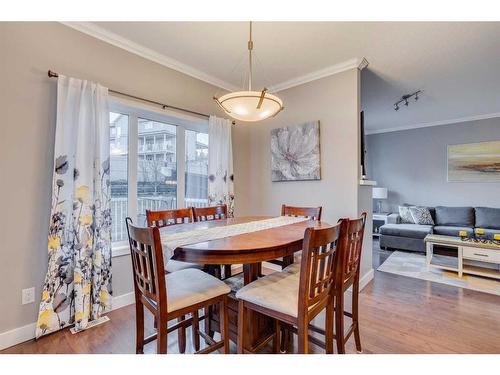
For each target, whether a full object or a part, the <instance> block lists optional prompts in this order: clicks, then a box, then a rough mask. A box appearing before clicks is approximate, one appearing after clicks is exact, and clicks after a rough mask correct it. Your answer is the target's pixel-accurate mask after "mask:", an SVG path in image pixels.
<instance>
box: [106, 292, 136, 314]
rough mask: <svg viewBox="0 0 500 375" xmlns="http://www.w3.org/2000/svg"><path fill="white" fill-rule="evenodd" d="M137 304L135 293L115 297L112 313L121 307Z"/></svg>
mask: <svg viewBox="0 0 500 375" xmlns="http://www.w3.org/2000/svg"><path fill="white" fill-rule="evenodd" d="M133 303H135V294H134V292H130V293H125V294H121V295H119V296H116V297H113V302H112V304H111V311H113V310H116V309H119V308H120V307H124V306H128V305H132V304H133Z"/></svg>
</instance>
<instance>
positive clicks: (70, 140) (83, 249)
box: [36, 75, 112, 338]
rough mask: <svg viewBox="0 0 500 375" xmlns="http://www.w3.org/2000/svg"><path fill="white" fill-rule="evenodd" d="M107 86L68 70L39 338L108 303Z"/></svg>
mask: <svg viewBox="0 0 500 375" xmlns="http://www.w3.org/2000/svg"><path fill="white" fill-rule="evenodd" d="M107 98H108V89H107V88H105V87H102V86H100V85H98V84H96V83H92V82H87V81H82V80H79V79H75V78H68V77H64V76H62V75H60V76H59V78H58V86H57V124H56V137H55V138H56V139H55V152H54V159H55V160H54V171H53V187H52V189H53V190H52V206H51V213H50V225H49V232H48V270H47V275H46V277H45V282H44V286H43V291H42V299H41V302H40V310H39V315H38V324H37V328H36V337H37V338H38V337H40V336H42V335H45V334H48V333H51V332H54V331H57V330H59V329H61V328H63V327H66V326H69V325H73V324H74V325H75V327H76V329H84V328H86V326H87V324H88V323H89V322H90V321H92V320H94V319H97V318H98V317H99V316H100V315H101V314H102V313H103V312H105V311H107V310H109V309H110V302H111V293H112V290H111V235H110V233H111V230H110V228H111V225H110V224H111V215H110V182H109V124H108V116H109V114H108V107H107Z"/></svg>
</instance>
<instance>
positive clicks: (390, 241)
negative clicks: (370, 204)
mask: <svg viewBox="0 0 500 375" xmlns="http://www.w3.org/2000/svg"><path fill="white" fill-rule="evenodd" d="M429 211H430V213H431V216H432V219H433V221H434V225H419V224H402V223H401V217H400V216H399V215H398V214H391V215H389V218H388V220H387V224H385V225H383V226H381V227H380V247H381V248H383V249H384V248H393V249H403V250H410V251H420V252H425V243H424V238H425V236H427V235H428V234H431V233H434V234H442V235H445V236H458V233H459V232H460V231H466V232H467V233H468V234H469V235H473V234H474V233H475V232H476V231H477V229H478V228H482V229H484V232H485V233H484V237H487V238H489V239H493V235H494V234H497V233H499V234H500V208H490V207H444V206H438V207H429Z"/></svg>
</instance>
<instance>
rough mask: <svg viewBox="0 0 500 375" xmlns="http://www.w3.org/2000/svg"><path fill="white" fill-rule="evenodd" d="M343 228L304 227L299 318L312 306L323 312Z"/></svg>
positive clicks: (339, 226)
mask: <svg viewBox="0 0 500 375" xmlns="http://www.w3.org/2000/svg"><path fill="white" fill-rule="evenodd" d="M342 225H343V224H342V223H340V224H338V225H337V226H334V227H330V228H324V229H314V228H307V229H306V231H305V235H304V242H303V243H304V245H303V246H304V248H303V250H302V259H301V265H300V289H299V315H300V314H301V312H302V314H307V313H308V312H309V310H310V308H312V307H313V306H314V307H315V308H316V307H317V308H320V309H322V308H323V307H324V306H325V303H326V301H327V300H328V298H329V297H330V294H331V288H332V285H333V282H334V272H335V269H334V265H335V261H334V260H335V253H336V250H337V248H338V244H339V239H340V234H341V228H342ZM321 306H322V307H321Z"/></svg>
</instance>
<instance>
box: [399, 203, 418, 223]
mask: <svg viewBox="0 0 500 375" xmlns="http://www.w3.org/2000/svg"><path fill="white" fill-rule="evenodd" d="M399 216H400V217H401V224H415V222H414V221H413V217H412V216H411V212H410V207H408V206H399Z"/></svg>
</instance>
